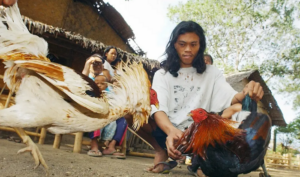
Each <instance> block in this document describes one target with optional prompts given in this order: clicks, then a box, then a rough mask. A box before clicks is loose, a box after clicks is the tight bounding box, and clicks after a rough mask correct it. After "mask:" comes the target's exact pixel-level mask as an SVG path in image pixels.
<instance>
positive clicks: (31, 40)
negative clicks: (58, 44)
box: [0, 3, 48, 60]
mask: <svg viewBox="0 0 300 177" xmlns="http://www.w3.org/2000/svg"><path fill="white" fill-rule="evenodd" d="M0 34H1V36H0V58H1V59H4V60H17V59H18V60H21V59H23V58H24V59H28V56H29V55H30V56H31V55H33V56H35V57H36V59H39V58H42V59H43V60H46V57H45V56H47V53H48V44H47V42H46V41H45V40H44V39H43V38H40V37H38V36H35V35H33V34H30V33H29V31H28V29H27V28H26V26H25V24H24V23H23V21H22V17H21V14H20V11H19V8H18V6H17V3H16V4H15V5H13V6H12V7H9V8H3V7H1V8H0ZM20 53H21V54H26V55H27V56H25V57H24V56H19V55H17V56H15V55H16V54H20ZM11 55H12V56H11ZM39 56H40V57H39ZM41 56H43V57H41Z"/></svg>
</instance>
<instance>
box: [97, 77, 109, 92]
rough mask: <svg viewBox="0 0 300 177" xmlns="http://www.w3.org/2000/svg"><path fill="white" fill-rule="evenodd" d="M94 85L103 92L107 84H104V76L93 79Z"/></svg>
mask: <svg viewBox="0 0 300 177" xmlns="http://www.w3.org/2000/svg"><path fill="white" fill-rule="evenodd" d="M95 83H96V84H97V86H98V87H99V89H100V91H103V90H105V89H106V87H107V83H106V79H105V77H104V76H97V77H96V78H95Z"/></svg>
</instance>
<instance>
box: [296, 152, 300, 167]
mask: <svg viewBox="0 0 300 177" xmlns="http://www.w3.org/2000/svg"><path fill="white" fill-rule="evenodd" d="M297 161H298V169H299V170H300V155H299V154H297Z"/></svg>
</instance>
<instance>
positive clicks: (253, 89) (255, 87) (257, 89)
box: [231, 81, 264, 104]
mask: <svg viewBox="0 0 300 177" xmlns="http://www.w3.org/2000/svg"><path fill="white" fill-rule="evenodd" d="M247 94H249V96H250V98H251V99H253V100H255V101H259V100H261V99H262V97H263V96H264V91H263V89H262V86H261V85H260V83H258V82H254V81H250V82H249V83H248V84H247V85H246V86H245V87H244V89H243V91H242V92H239V93H237V94H236V95H235V96H234V97H233V98H232V101H231V104H235V103H242V101H243V99H244V98H245V96H246V95H247Z"/></svg>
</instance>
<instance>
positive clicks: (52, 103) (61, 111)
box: [0, 4, 157, 169]
mask: <svg viewBox="0 0 300 177" xmlns="http://www.w3.org/2000/svg"><path fill="white" fill-rule="evenodd" d="M0 21H1V22H0V59H2V60H3V61H4V63H5V65H6V68H7V69H6V71H5V73H4V82H5V83H6V84H7V86H8V87H9V89H10V94H11V93H13V92H16V96H15V103H16V104H15V105H13V106H11V107H9V108H6V109H3V110H0V125H1V126H9V127H15V129H16V131H17V133H18V134H19V135H20V136H21V138H22V139H23V142H24V143H26V144H27V146H28V147H26V148H24V149H21V150H20V151H19V152H24V151H31V153H32V154H33V156H34V159H35V163H36V167H37V166H38V165H39V164H40V163H41V164H42V165H43V166H44V167H45V168H46V169H48V167H47V165H46V163H45V161H44V159H43V157H42V155H41V153H40V152H39V150H38V148H37V146H36V145H35V144H34V143H33V141H32V140H31V139H30V137H29V136H27V135H26V134H25V132H24V130H23V129H22V128H25V127H40V126H46V127H48V130H49V131H50V132H52V133H55V134H63V133H71V132H79V131H82V132H88V131H93V130H96V129H100V128H102V127H104V126H105V125H107V124H108V123H110V122H112V121H114V120H116V119H118V118H120V117H122V116H124V115H126V114H128V113H129V114H132V115H133V119H134V127H135V128H136V129H138V128H139V127H140V126H141V125H142V124H143V123H147V120H148V116H149V114H150V110H151V107H150V94H149V93H150V82H149V80H148V76H147V73H146V72H145V70H144V69H143V66H142V64H138V63H132V64H131V65H130V66H128V65H125V64H123V65H121V66H119V68H118V72H119V73H120V76H116V79H117V80H118V83H119V86H118V87H114V89H113V91H112V92H111V93H107V94H104V95H103V97H102V98H92V97H90V96H88V95H87V94H86V91H87V90H91V87H90V86H89V85H88V84H87V82H86V81H85V80H84V79H83V78H82V77H81V76H80V75H78V74H77V73H76V72H74V71H73V70H72V69H70V68H68V67H65V66H62V65H59V64H55V63H51V62H50V61H49V60H48V59H47V58H46V57H45V56H46V55H47V50H48V49H47V47H48V46H47V43H46V42H45V40H44V39H42V38H40V37H37V36H35V35H32V34H30V33H29V32H28V30H27V28H26V26H25V25H24V23H23V21H22V19H21V15H20V12H19V9H18V7H17V4H15V5H14V6H12V7H9V8H4V7H1V6H0ZM151 100H152V99H151ZM154 100H157V99H154ZM152 102H153V101H152ZM153 104H154V103H153ZM155 104H156V103H155Z"/></svg>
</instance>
